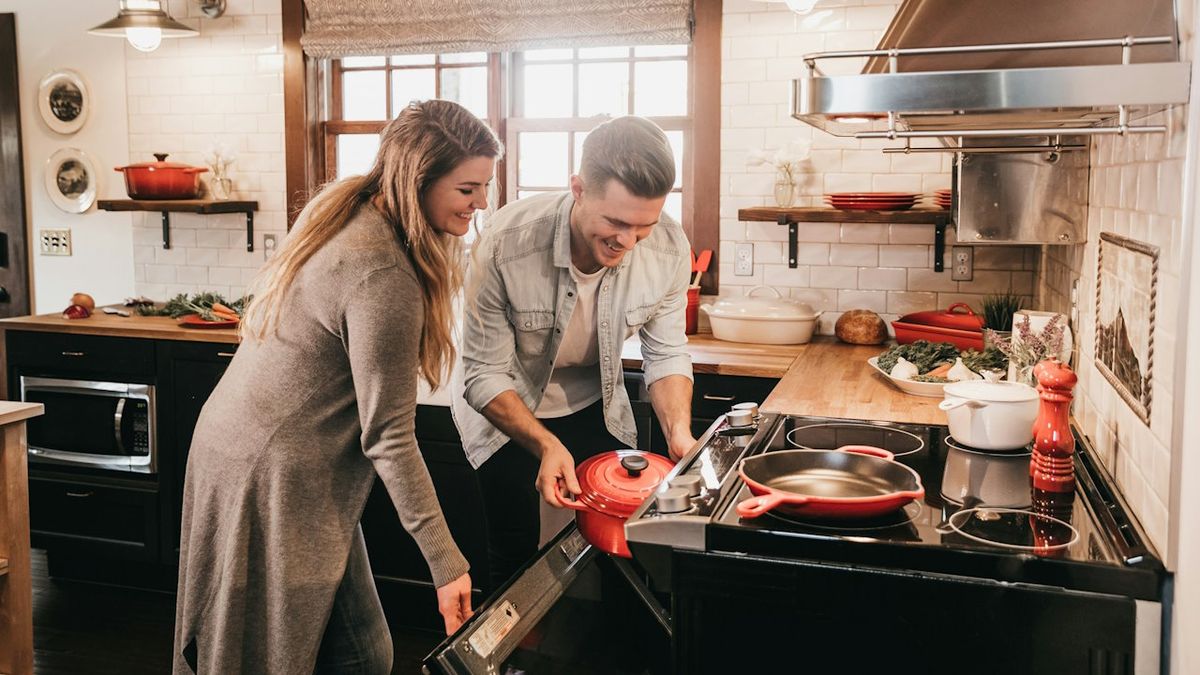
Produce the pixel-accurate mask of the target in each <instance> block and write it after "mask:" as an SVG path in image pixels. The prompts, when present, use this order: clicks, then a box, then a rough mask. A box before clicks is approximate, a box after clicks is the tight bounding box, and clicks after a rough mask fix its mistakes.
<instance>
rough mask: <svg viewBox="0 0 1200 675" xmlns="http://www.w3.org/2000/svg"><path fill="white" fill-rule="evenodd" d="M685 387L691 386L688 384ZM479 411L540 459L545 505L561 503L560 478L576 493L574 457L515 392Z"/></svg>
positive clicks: (539, 485) (539, 484)
mask: <svg viewBox="0 0 1200 675" xmlns="http://www.w3.org/2000/svg"><path fill="white" fill-rule="evenodd" d="M688 389H689V390H690V389H691V386H690V384H689V387H688ZM481 412H482V413H483V416H484V417H486V418H487V419H488V421H489V422H491V423H492V424H493V425H494V426H495V427H496V428H497V429H499V430H500V431H502V432H504V434H505V435H507V436H508V437H509V438H511V439H513V440H514V441H516V442H517V443H518V444H519V445H520V446H521V447H523V448H525V449H526V450H529V451H530V452H532V453H533V454H534V455H535V456H537V457H539V458H540V459H541V460H542V464H541V467H540V468H539V469H538V476H537V483H536V485H537V489H538V492H540V493H542V499H545V500H546V503H547V504H550V505H551V506H557V507H561V506H562V502H561V499H562V498H563V497H565V495H562V494H561V492H560V489H559V481H562V484H563V485H565V486H566V489H567V491H569V492H570V493H571V494H573V495H577V494H579V492H580V489H579V481H578V480H577V479H576V478H575V458H574V457H572V456H571V452H570V451H569V450H567V448H566V446H564V445H563V444H562V441H559V440H558V437H557V436H555V435H554V434H552V433H550V430H549V429H547V428H546V427H545V426H544V425H543V424H542V423H541V422H539V421H538V419H537V418H536V417H534V416H533V412H532V411H530V410H529V406H527V405H525V402H524V401H522V400H521V397H520V396H517V392H515V391H513V390H511V389H510V390H508V391H505V392H501V393H500V394H499V395H497V396H496V397H495V398H493V399H492V400H491V402H490V403H488V404H487V405H486V406H485V407H484V408H483V410H482V411H481Z"/></svg>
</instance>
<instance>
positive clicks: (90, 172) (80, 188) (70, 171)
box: [46, 148, 100, 213]
mask: <svg viewBox="0 0 1200 675" xmlns="http://www.w3.org/2000/svg"><path fill="white" fill-rule="evenodd" d="M99 177H100V175H99V174H98V173H96V164H95V163H94V162H92V158H91V157H89V156H88V155H87V154H86V153H84V152H83V151H82V150H77V149H75V148H62V149H61V150H58V151H57V152H55V153H54V154H53V155H50V159H49V160H47V161H46V192H47V193H48V194H49V195H50V201H52V202H54V205H55V206H57V207H58V208H60V209H62V210H63V211H66V212H67V213H83V212H84V211H87V210H88V209H90V208H91V207H92V204H93V203H95V201H96V181H97V179H98V178H99Z"/></svg>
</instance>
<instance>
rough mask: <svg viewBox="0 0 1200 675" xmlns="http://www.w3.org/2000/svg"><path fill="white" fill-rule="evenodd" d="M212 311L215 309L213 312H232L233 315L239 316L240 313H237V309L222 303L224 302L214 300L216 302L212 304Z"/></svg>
mask: <svg viewBox="0 0 1200 675" xmlns="http://www.w3.org/2000/svg"><path fill="white" fill-rule="evenodd" d="M212 311H213V312H216V313H219V314H231V315H233V316H234V317H237V316H238V313H237V311H236V310H234V309H233V308H232V307H228V306H226V305H222V304H221V303H219V302H214V303H213V304H212Z"/></svg>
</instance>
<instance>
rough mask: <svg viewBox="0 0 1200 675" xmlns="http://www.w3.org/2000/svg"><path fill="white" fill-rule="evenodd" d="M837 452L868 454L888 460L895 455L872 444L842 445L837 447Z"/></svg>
mask: <svg viewBox="0 0 1200 675" xmlns="http://www.w3.org/2000/svg"><path fill="white" fill-rule="evenodd" d="M838 452H850V453H854V454H856V455H870V456H872V457H879V458H881V459H886V460H888V461H889V462H890V461H891V460H892V459H894V458H895V455H893V454H892V453H890V452H888V451H887V450H884V449H883V448H877V447H875V446H873V445H843V446H842V447H840V448H838Z"/></svg>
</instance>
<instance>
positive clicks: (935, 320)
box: [892, 302, 983, 349]
mask: <svg viewBox="0 0 1200 675" xmlns="http://www.w3.org/2000/svg"><path fill="white" fill-rule="evenodd" d="M955 310H964V311H955ZM892 328H893V329H894V330H895V331H896V342H897V343H899V344H902V345H906V344H909V343H910V342H916V341H917V340H928V341H930V342H949V343H950V344H952V345H954V346H955V347H958V348H959V349H983V317H981V316H979V315H978V314H976V313H975V312H973V311H972V310H971V307H970V306H969V305H967V303H965V302H956V303H954V304H953V305H950V307H949V308H947V309H946V310H945V311H942V310H937V311H931V312H914V313H912V314H905V315H904V316H902V317H900V318H899V320H897V321H893V322H892Z"/></svg>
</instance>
